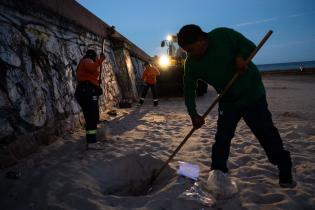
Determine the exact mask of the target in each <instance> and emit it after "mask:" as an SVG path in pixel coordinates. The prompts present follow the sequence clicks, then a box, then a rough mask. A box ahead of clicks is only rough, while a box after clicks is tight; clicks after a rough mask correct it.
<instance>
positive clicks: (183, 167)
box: [177, 161, 200, 180]
mask: <svg viewBox="0 0 315 210" xmlns="http://www.w3.org/2000/svg"><path fill="white" fill-rule="evenodd" d="M199 171H200V168H199V165H196V164H191V163H187V162H183V161H179V169H178V171H177V173H178V174H179V175H182V176H186V177H188V178H191V179H193V180H197V179H198V177H199Z"/></svg>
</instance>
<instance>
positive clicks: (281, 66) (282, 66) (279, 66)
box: [257, 61, 315, 71]
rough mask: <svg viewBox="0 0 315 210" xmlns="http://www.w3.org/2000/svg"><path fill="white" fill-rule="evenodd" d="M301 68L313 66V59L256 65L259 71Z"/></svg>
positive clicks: (314, 64) (314, 65) (314, 63)
mask: <svg viewBox="0 0 315 210" xmlns="http://www.w3.org/2000/svg"><path fill="white" fill-rule="evenodd" d="M301 66H302V67H303V68H315V61H301V62H290V63H273V64H260V65H257V67H258V69H259V71H276V70H281V71H282V70H283V71H285V70H292V69H296V70H300V67H301Z"/></svg>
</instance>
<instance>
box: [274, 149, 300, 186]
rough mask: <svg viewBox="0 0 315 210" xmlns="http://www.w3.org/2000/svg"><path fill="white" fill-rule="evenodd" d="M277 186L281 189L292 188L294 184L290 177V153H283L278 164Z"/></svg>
mask: <svg viewBox="0 0 315 210" xmlns="http://www.w3.org/2000/svg"><path fill="white" fill-rule="evenodd" d="M278 169H279V185H280V187H283V188H294V187H295V186H296V182H295V181H294V180H293V176H292V161H291V156H290V152H288V151H285V150H284V151H283V152H282V155H281V157H280V159H279V163H278Z"/></svg>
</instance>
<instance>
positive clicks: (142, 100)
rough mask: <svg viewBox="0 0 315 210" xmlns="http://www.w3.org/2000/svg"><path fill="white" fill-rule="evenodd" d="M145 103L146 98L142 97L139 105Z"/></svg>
mask: <svg viewBox="0 0 315 210" xmlns="http://www.w3.org/2000/svg"><path fill="white" fill-rule="evenodd" d="M143 103H144V98H140V100H139V104H138V105H139V106H141V105H142V104H143Z"/></svg>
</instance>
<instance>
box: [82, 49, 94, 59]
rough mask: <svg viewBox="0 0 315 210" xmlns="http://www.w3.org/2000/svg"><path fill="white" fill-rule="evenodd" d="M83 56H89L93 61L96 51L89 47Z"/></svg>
mask: <svg viewBox="0 0 315 210" xmlns="http://www.w3.org/2000/svg"><path fill="white" fill-rule="evenodd" d="M84 57H86V58H90V59H92V60H93V61H95V60H96V52H95V50H91V49H90V50H87V51H86V53H85V56H84Z"/></svg>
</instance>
